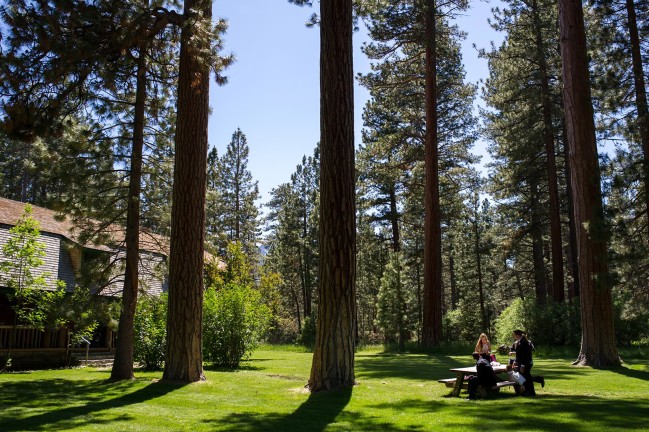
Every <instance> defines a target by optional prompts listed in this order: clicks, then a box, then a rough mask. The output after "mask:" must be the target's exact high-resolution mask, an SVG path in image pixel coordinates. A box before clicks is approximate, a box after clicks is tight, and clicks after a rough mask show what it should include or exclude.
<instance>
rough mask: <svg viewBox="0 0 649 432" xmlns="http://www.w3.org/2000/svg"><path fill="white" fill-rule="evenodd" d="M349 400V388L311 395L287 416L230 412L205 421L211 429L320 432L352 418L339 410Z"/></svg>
mask: <svg viewBox="0 0 649 432" xmlns="http://www.w3.org/2000/svg"><path fill="white" fill-rule="evenodd" d="M351 397H352V389H344V390H340V391H332V392H328V393H316V394H311V395H310V396H309V398H308V399H307V400H306V401H305V402H304V403H302V405H300V406H299V407H298V408H297V409H296V410H295V411H294V412H292V413H290V414H275V413H270V414H259V413H257V412H247V413H233V414H229V415H228V416H226V417H225V418H219V419H213V420H205V421H204V422H205V423H209V424H213V425H214V428H215V430H225V431H256V432H257V431H258V432H279V431H282V432H290V431H309V432H320V431H323V430H325V429H326V428H327V426H329V425H330V424H332V423H335V422H341V421H343V422H346V421H350V420H352V419H349V418H348V414H346V413H343V410H344V409H345V407H346V406H347V404H348V403H349V401H350V399H351Z"/></svg>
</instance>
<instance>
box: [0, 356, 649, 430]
mask: <svg viewBox="0 0 649 432" xmlns="http://www.w3.org/2000/svg"><path fill="white" fill-rule="evenodd" d="M310 362H311V355H310V354H309V353H305V352H299V351H296V350H280V349H272V348H269V347H268V348H265V349H260V350H258V351H257V352H255V354H254V356H253V357H252V359H251V360H250V361H249V362H246V363H245V364H244V366H243V367H242V369H240V370H237V371H235V372H230V371H223V370H211V369H207V370H206V371H205V375H206V376H207V382H203V383H196V384H191V385H185V386H179V385H171V384H166V383H160V382H157V380H158V379H159V378H160V377H161V373H159V372H138V373H137V379H136V380H135V381H131V382H121V383H106V382H105V380H106V379H107V378H108V376H109V371H107V370H99V369H93V368H80V369H66V370H53V371H37V372H27V373H11V374H0V431H24V430H25V431H36V430H43V431H54V430H66V431H67V430H76V431H99V430H101V431H131V430H133V431H158V432H160V431H183V430H191V431H203V430H205V431H213V430H214V431H217V430H218V431H221V430H223V431H278V432H281V431H307V432H311V431H324V430H327V431H342V430H355V431H356V430H358V431H367V430H376V431H401V430H407V431H438V430H439V431H471V430H481V431H584V432H592V431H607V432H613V431H649V361H648V360H647V359H627V364H626V367H621V368H618V369H614V370H593V369H590V368H577V367H573V366H571V365H570V359H569V358H552V359H537V360H536V361H535V363H536V365H535V368H534V369H535V370H534V371H533V372H535V373H536V374H543V375H545V377H546V380H547V385H546V386H545V389H541V388H540V386H537V393H538V396H537V397H536V398H522V397H517V396H515V395H514V392H513V389H511V387H510V388H507V389H503V390H502V391H501V393H500V395H499V396H498V397H496V398H493V399H489V400H478V401H475V402H473V401H467V400H465V399H464V397H462V398H453V397H450V396H449V393H450V389H447V388H446V387H444V386H443V385H441V384H438V383H437V379H439V378H448V377H450V376H452V374H451V373H449V371H448V369H449V368H451V367H456V366H468V365H470V364H471V358H470V356H449V355H444V354H437V355H435V354H433V355H420V354H405V355H396V354H385V353H382V352H380V351H377V350H365V351H360V352H359V353H358V354H357V356H356V376H357V380H358V383H359V385H358V386H356V387H354V389H353V390H349V391H343V392H337V393H332V394H316V395H309V394H308V393H307V392H305V390H304V384H305V383H306V380H307V377H308V373H309V369H310V364H311V363H310ZM463 396H466V395H463Z"/></svg>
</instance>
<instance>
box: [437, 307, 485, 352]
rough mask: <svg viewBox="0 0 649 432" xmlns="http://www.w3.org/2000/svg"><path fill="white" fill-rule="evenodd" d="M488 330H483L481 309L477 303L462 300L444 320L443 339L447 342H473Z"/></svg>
mask: <svg viewBox="0 0 649 432" xmlns="http://www.w3.org/2000/svg"><path fill="white" fill-rule="evenodd" d="M486 330H487V329H484V328H482V318H481V317H480V309H479V308H477V307H475V303H474V302H472V301H467V300H466V299H463V300H461V301H460V302H459V303H458V307H457V309H455V310H452V311H449V312H447V313H446V315H444V317H443V319H442V338H443V340H444V341H445V342H458V341H461V342H473V343H474V344H475V341H476V340H477V339H478V336H479V335H480V333H483V332H485V331H486Z"/></svg>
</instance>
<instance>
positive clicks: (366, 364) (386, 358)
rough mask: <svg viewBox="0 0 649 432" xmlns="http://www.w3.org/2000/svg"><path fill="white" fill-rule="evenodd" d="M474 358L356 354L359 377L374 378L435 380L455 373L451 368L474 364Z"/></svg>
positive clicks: (356, 367)
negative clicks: (459, 359) (460, 359)
mask: <svg viewBox="0 0 649 432" xmlns="http://www.w3.org/2000/svg"><path fill="white" fill-rule="evenodd" d="M473 364H475V362H474V361H473V359H472V358H469V359H467V361H466V363H462V362H459V361H457V360H455V359H453V358H452V357H448V356H442V355H426V354H407V355H400V354H379V355H377V354H372V355H369V356H363V355H357V356H356V366H355V369H356V372H357V378H358V379H360V380H362V379H363V378H364V377H367V378H374V379H387V378H402V379H412V380H427V381H433V380H438V379H441V378H448V377H450V376H451V375H453V373H452V372H449V369H453V368H457V367H464V366H472V365H473Z"/></svg>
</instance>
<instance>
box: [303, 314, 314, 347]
mask: <svg viewBox="0 0 649 432" xmlns="http://www.w3.org/2000/svg"><path fill="white" fill-rule="evenodd" d="M316 328H317V327H316V318H315V316H308V317H306V318H304V324H303V325H302V331H301V333H300V344H301V345H302V346H304V347H306V348H309V349H312V348H313V347H314V346H315V334H316Z"/></svg>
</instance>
